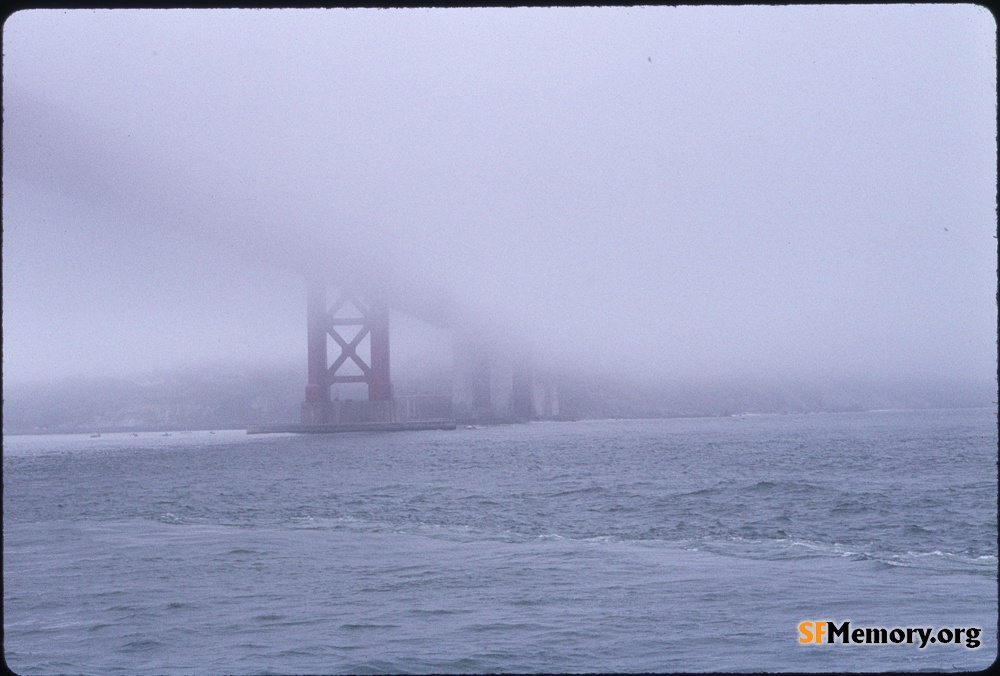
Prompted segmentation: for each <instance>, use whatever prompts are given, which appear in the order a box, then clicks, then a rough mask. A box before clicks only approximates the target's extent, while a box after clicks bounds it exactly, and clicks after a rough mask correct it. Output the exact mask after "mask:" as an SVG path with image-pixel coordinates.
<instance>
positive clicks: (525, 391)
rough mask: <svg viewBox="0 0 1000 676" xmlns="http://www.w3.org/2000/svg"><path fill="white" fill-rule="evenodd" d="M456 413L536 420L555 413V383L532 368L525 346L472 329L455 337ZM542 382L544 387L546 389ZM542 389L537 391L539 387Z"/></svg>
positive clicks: (462, 416)
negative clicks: (476, 333) (480, 334)
mask: <svg viewBox="0 0 1000 676" xmlns="http://www.w3.org/2000/svg"><path fill="white" fill-rule="evenodd" d="M455 340H456V343H455V346H454V351H453V353H454V367H453V368H454V386H453V405H454V411H455V417H456V418H457V419H460V420H466V421H469V422H491V421H492V422H512V421H525V420H535V419H537V418H541V417H548V416H552V415H556V414H558V404H557V403H555V406H553V402H554V401H557V400H556V398H555V391H554V388H552V387H551V385H550V384H548V381H542V380H541V379H540V378H539V377H538V375H537V374H536V373H535V368H534V360H533V359H532V356H531V353H530V351H528V350H520V351H519V350H515V349H513V348H512V347H511V346H510V345H503V344H496V343H490V342H488V341H486V340H483V339H482V338H479V337H477V336H474V335H469V334H464V335H458V336H456V338H455ZM543 382H545V383H546V385H548V387H549V389H548V390H547V391H546V390H545V385H541V383H543ZM540 386H541V388H542V391H541V392H540V391H539V388H540Z"/></svg>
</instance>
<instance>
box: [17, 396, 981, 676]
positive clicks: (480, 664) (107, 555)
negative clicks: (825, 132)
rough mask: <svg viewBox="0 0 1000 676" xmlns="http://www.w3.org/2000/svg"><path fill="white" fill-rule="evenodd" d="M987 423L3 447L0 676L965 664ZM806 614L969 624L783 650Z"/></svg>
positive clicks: (562, 427) (641, 425)
mask: <svg viewBox="0 0 1000 676" xmlns="http://www.w3.org/2000/svg"><path fill="white" fill-rule="evenodd" d="M996 452H997V422H996V414H995V411H988V410H971V411H929V412H928V411H923V412H871V413H856V414H838V415H832V414H831V415H802V416H751V417H745V418H714V419H687V420H646V421H593V422H577V423H536V424H530V425H516V426H502V427H488V428H481V429H459V430H455V431H451V432H447V431H433V432H412V433H393V434H349V435H336V436H294V435H275V436H247V435H245V434H243V433H242V432H217V433H214V434H209V433H208V432H192V433H188V434H182V433H174V434H173V435H172V436H170V437H164V436H160V435H153V434H142V435H139V436H138V437H135V436H132V435H130V434H122V435H105V436H103V437H101V438H96V439H91V438H89V437H87V436H86V435H81V436H77V437H72V436H62V437H54V436H53V437H7V438H5V439H4V460H3V471H4V476H3V482H4V543H3V554H4V630H5V646H4V649H5V656H6V659H7V662H8V664H9V665H10V666H11V667H12V668H13V669H14V670H15V671H17V672H19V673H24V674H29V673H32V674H34V673H38V674H49V673H70V672H71V673H95V674H96V673H100V674H105V673H148V674H152V673H157V674H159V673H192V674H201V673H221V672H225V673H248V674H251V673H252V674H258V673H345V672H350V673H378V672H421V673H425V672H498V671H519V672H566V671H571V672H584V671H589V672H608V671H612V672H627V671H647V672H648V671H714V670H771V671H782V670H796V671H798V670H819V671H825V670H862V671H872V670H889V669H892V670H937V669H945V670H957V669H981V668H984V667H986V666H987V665H989V664H990V663H992V662H993V660H994V659H995V657H996V654H997V626H996V618H997V584H996V575H997V475H996V468H997V457H996ZM804 620H835V621H838V622H840V621H843V620H850V621H851V622H852V624H853V625H855V626H883V627H907V626H916V627H943V626H953V627H969V626H976V627H980V628H982V629H983V634H982V637H981V639H982V645H981V647H980V648H978V649H975V650H973V649H969V648H966V647H965V646H964V645H954V644H949V645H933V646H931V645H928V646H927V647H926V648H924V649H922V650H921V649H918V648H917V647H916V646H914V645H906V644H903V645H888V646H886V645H881V646H857V645H849V646H844V645H834V646H826V645H823V646H813V645H809V646H803V645H800V644H799V643H798V637H799V634H798V631H797V626H798V624H799V623H800V622H802V621H804Z"/></svg>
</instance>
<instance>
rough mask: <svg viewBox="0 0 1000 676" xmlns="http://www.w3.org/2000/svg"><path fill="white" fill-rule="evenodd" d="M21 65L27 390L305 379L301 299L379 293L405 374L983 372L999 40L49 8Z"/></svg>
mask: <svg viewBox="0 0 1000 676" xmlns="http://www.w3.org/2000/svg"><path fill="white" fill-rule="evenodd" d="M3 37H4V57H3V78H4V87H3V113H4V119H3V143H4V156H3V224H4V228H3V281H4V283H3V371H4V380H5V382H9V381H10V382H18V381H32V380H39V379H52V378H57V377H61V376H67V375H95V374H110V375H128V374H133V373H139V372H143V371H148V370H150V369H157V368H168V367H173V366H181V365H184V366H188V365H208V364H217V363H237V362H239V363H260V364H276V363H281V364H293V363H300V362H304V361H305V344H306V335H305V300H304V299H305V294H304V282H303V274H304V273H305V272H306V271H308V270H311V269H320V270H322V271H323V274H327V275H329V278H330V280H331V281H335V282H336V281H343V280H376V281H377V283H378V284H380V285H383V286H385V287H386V288H387V289H388V290H389V294H390V297H391V298H393V303H394V305H395V307H396V308H397V310H398V313H397V314H396V315H394V316H395V319H394V321H395V322H396V324H397V325H398V326H400V327H403V328H404V329H405V328H406V327H407V326H410V328H411V330H410V332H409V334H406V335H409V336H410V339H409V340H404V338H403V337H400V338H399V339H398V340H395V342H394V345H393V351H394V358H395V359H400V360H404V361H405V360H406V359H407V358H411V359H420V358H428V359H431V358H433V357H431V356H428V355H438V354H439V352H442V351H443V350H439V349H438V346H437V343H438V342H440V341H441V340H442V339H441V337H440V335H439V334H438V331H439V329H436V328H434V329H432V328H430V326H432V325H437V326H440V327H443V328H444V327H450V326H456V325H460V326H473V325H474V326H486V327H488V329H489V330H490V331H493V332H495V333H496V334H498V335H504V336H511V337H514V338H515V339H516V340H518V341H521V342H523V343H525V344H531V345H532V346H533V348H534V350H535V354H536V356H537V358H538V359H540V360H544V361H545V362H547V363H550V364H552V365H554V366H556V367H560V368H565V369H570V370H574V369H575V370H578V371H583V372H601V371H602V370H603V371H618V372H623V373H629V374H634V375H642V376H643V377H647V378H651V379H661V380H665V381H666V380H671V379H681V378H685V379H690V378H698V377H703V376H705V377H713V378H718V377H728V376H732V377H734V378H750V379H753V378H764V377H767V378H771V377H794V378H800V379H805V380H809V379H824V378H829V377H832V376H836V377H862V376H863V377H869V378H876V379H877V378H895V377H902V376H911V375H916V376H926V377H948V378H958V379H965V380H969V381H976V382H982V381H992V379H993V377H994V375H995V373H996V337H997V333H996V324H997V309H996V300H995V297H996V288H997V272H996V270H997V265H996V260H997V259H996V252H997V247H996V242H997V240H996V239H995V235H996V227H997V221H996V211H995V207H996V181H997V176H996V159H997V158H996V107H995V103H996V81H995V74H996V62H995V54H996V52H995V49H996V47H995V44H996V43H995V38H996V24H995V22H994V20H993V17H992V16H991V14H990V13H989V12H988V11H987V10H986V9H984V8H982V7H978V6H973V5H922V6H900V5H895V6H828V7H682V8H673V7H659V8H642V7H634V8H556V9H448V10H445V9H440V10H361V9H356V10H266V11H251V10H210V11H203V10H163V11H161V10H134V11H132V10H129V11H125V10H100V11H92V10H86V11H84V10H78V11H54V10H32V11H22V12H18V13H15V14H14V15H12V16H11V17H10V18H9V19H8V20H7V22H6V23H5V25H4V34H3ZM420 322H426V324H421V323H420ZM404 334H405V330H404ZM421 341H423V342H421Z"/></svg>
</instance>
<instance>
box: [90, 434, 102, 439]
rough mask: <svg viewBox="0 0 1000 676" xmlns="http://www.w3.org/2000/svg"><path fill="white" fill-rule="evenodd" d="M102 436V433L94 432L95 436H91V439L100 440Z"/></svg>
mask: <svg viewBox="0 0 1000 676" xmlns="http://www.w3.org/2000/svg"><path fill="white" fill-rule="evenodd" d="M100 436H101V433H100V432H94V433H93V434H91V435H90V438H91V439H98V438H100Z"/></svg>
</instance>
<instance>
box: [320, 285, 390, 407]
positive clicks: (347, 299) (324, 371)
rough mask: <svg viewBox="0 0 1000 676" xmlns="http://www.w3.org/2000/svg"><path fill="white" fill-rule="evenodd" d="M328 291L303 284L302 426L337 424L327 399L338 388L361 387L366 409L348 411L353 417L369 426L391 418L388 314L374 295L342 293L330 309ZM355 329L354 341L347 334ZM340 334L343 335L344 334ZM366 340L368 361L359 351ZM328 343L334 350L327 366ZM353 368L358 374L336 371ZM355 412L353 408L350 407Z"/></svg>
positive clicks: (378, 298)
mask: <svg viewBox="0 0 1000 676" xmlns="http://www.w3.org/2000/svg"><path fill="white" fill-rule="evenodd" d="M326 292H327V287H326V285H325V284H324V283H322V282H321V281H319V280H316V279H311V280H309V281H308V288H307V291H306V312H307V327H306V332H307V351H308V378H309V382H308V384H307V385H306V393H305V401H304V402H303V404H302V422H303V423H305V424H311V425H316V424H321V425H322V424H328V423H337V422H340V419H341V417H342V416H341V413H342V412H341V405H340V402H338V401H331V400H330V388H331V386H333V385H335V384H337V383H365V384H367V386H368V401H369V402H370V404H369V405H368V406H367V407H365V410H364V411H353V412H352V414H353V415H352V417H356V416H358V415H359V414H361V417H362V418H364V419H367V420H370V421H373V422H375V421H379V422H384V421H389V420H392V419H393V416H394V407H393V391H392V379H391V377H390V369H389V310H388V306H387V305H386V303H385V301H384V299H382V298H381V297H380V296H379V295H378V294H376V293H372V294H368V295H367V296H366V297H365V298H364V300H362V298H361V296H360V295H359V294H355V293H351V292H348V291H346V290H341V291H340V293H339V295H338V296H337V299H336V300H335V301H334V303H333V304H332V305H328V304H327V295H326ZM351 328H354V329H355V333H354V335H353V337H350V335H351V334H350V332H349V330H350V329H351ZM345 329H346V330H347V332H345ZM365 338H368V347H369V350H368V361H365V358H364V355H363V354H358V348H359V346H360V345H361V344H362V342H363V341H364V339H365ZM330 339H332V340H333V342H334V343H335V344H336V347H337V348H338V349H339V354H337V356H336V358H335V359H334V360H333V362H332V363H330V361H329V357H330V355H329V353H328V346H329V343H330ZM348 364H353V365H354V366H355V367H356V369H355V370H356V371H359V373H353V374H347V373H343V372H341V369H343V368H344V367H345V366H347V365H348ZM355 408H358V407H357V405H355Z"/></svg>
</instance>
